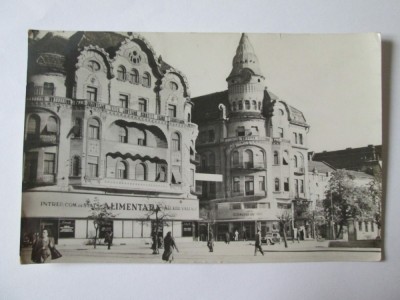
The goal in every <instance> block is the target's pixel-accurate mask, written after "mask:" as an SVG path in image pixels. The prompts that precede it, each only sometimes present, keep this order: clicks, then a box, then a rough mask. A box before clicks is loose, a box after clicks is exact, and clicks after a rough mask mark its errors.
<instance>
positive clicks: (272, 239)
mask: <svg viewBox="0 0 400 300" xmlns="http://www.w3.org/2000/svg"><path fill="white" fill-rule="evenodd" d="M261 242H262V243H265V244H267V245H274V244H276V243H278V244H280V243H281V235H280V234H279V233H278V232H272V233H270V232H268V233H267V234H266V235H265V236H264V237H263V238H261Z"/></svg>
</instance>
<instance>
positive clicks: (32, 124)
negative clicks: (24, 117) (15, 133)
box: [27, 115, 40, 135]
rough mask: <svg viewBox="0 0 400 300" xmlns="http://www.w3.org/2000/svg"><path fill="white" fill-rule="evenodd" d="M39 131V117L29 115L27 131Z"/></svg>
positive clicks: (33, 132)
mask: <svg viewBox="0 0 400 300" xmlns="http://www.w3.org/2000/svg"><path fill="white" fill-rule="evenodd" d="M39 131H40V118H39V116H38V115H31V116H30V117H29V121H28V128H27V133H28V134H29V135H38V134H39Z"/></svg>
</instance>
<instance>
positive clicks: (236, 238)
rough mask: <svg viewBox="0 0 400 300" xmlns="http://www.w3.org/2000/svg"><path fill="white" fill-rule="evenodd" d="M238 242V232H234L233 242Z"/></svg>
mask: <svg viewBox="0 0 400 300" xmlns="http://www.w3.org/2000/svg"><path fill="white" fill-rule="evenodd" d="M238 240H239V231H237V230H236V231H235V242H237V241H238Z"/></svg>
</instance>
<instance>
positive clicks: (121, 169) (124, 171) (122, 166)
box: [116, 161, 128, 179]
mask: <svg viewBox="0 0 400 300" xmlns="http://www.w3.org/2000/svg"><path fill="white" fill-rule="evenodd" d="M116 175H117V178H119V179H128V164H127V163H126V162H124V161H119V162H118V164H117V174H116Z"/></svg>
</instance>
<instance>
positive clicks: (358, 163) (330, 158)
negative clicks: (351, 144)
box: [312, 145, 382, 175]
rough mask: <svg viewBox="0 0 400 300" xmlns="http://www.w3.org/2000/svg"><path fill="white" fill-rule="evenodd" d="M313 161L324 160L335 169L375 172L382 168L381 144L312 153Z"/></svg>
mask: <svg viewBox="0 0 400 300" xmlns="http://www.w3.org/2000/svg"><path fill="white" fill-rule="evenodd" d="M312 159H313V160H314V161H324V162H326V163H328V164H330V165H331V166H333V167H334V168H336V169H346V170H354V171H360V172H365V173H368V174H371V175H373V174H375V173H376V172H379V171H380V170H381V169H382V145H378V146H374V145H368V146H367V147H360V148H346V149H343V150H335V151H323V152H319V153H313V154H312Z"/></svg>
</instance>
